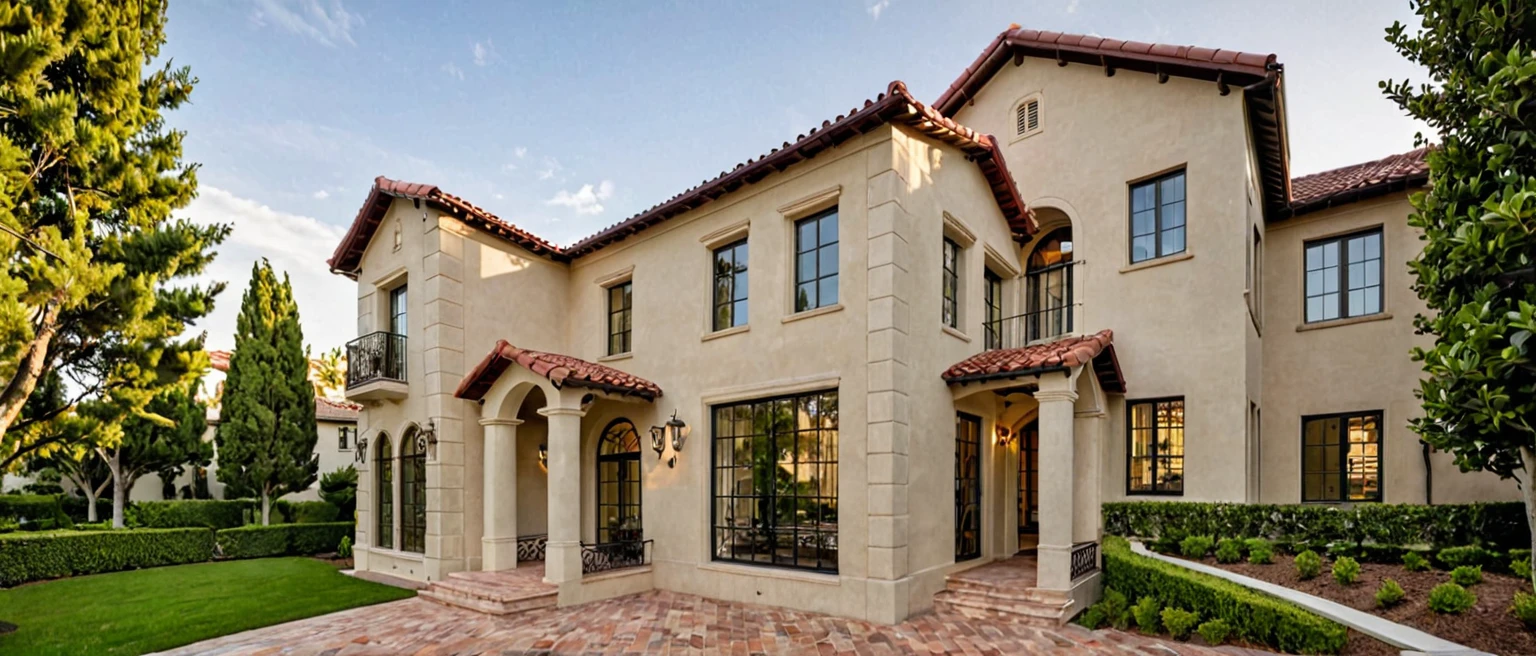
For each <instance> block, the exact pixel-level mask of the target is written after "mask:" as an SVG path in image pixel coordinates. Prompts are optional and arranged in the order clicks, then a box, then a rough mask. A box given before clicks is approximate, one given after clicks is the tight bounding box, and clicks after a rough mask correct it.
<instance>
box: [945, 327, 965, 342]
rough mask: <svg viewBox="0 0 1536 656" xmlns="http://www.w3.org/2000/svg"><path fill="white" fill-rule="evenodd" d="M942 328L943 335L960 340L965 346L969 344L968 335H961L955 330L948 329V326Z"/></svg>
mask: <svg viewBox="0 0 1536 656" xmlns="http://www.w3.org/2000/svg"><path fill="white" fill-rule="evenodd" d="M943 328H944V334H945V335H949V336H950V337H953V338H955V339H958V340H960V341H962V342H965V343H967V344H969V343H971V337H970V335H967V334H965V333H962V332H960V331H959V330H956V329H954V328H950V327H949V326H943Z"/></svg>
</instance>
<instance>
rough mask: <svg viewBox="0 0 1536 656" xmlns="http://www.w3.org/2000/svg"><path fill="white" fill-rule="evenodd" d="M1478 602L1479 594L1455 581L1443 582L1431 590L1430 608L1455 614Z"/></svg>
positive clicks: (1438, 611) (1437, 611)
mask: <svg viewBox="0 0 1536 656" xmlns="http://www.w3.org/2000/svg"><path fill="white" fill-rule="evenodd" d="M1476 603H1477V595H1475V594H1472V593H1471V592H1468V591H1467V589H1466V588H1463V587H1461V586H1459V585H1456V584H1455V583H1450V582H1446V583H1441V584H1440V585H1437V586H1435V587H1434V588H1433V589H1431V590H1430V591H1429V609H1430V610H1432V611H1435V612H1436V613H1449V614H1452V615H1455V614H1457V613H1460V612H1462V611H1464V610H1466V609H1468V608H1471V607H1472V606H1473V605H1474V604H1476Z"/></svg>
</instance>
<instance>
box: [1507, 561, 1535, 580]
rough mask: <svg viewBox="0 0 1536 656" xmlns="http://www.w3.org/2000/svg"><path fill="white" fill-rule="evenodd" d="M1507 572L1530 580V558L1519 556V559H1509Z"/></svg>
mask: <svg viewBox="0 0 1536 656" xmlns="http://www.w3.org/2000/svg"><path fill="white" fill-rule="evenodd" d="M1509 573H1510V574H1514V575H1515V576H1517V577H1519V578H1522V579H1526V580H1530V578H1531V559H1530V558H1521V559H1519V560H1511V561H1509Z"/></svg>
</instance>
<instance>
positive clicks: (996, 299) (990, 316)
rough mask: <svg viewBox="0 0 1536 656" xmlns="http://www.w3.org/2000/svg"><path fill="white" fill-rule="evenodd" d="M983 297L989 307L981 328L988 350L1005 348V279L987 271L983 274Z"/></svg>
mask: <svg viewBox="0 0 1536 656" xmlns="http://www.w3.org/2000/svg"><path fill="white" fill-rule="evenodd" d="M982 278H983V281H982V283H983V284H982V295H983V296H984V297H985V301H986V305H987V316H986V319H985V320H984V322H983V323H982V326H981V332H982V336H983V338H984V339H985V340H986V345H985V346H986V348H989V349H996V348H1002V347H1003V279H1002V277H1001V276H999V275H997V274H995V273H992V270H991V269H987V270H986V273H984V274H982Z"/></svg>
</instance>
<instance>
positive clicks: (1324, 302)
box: [1306, 228, 1382, 323]
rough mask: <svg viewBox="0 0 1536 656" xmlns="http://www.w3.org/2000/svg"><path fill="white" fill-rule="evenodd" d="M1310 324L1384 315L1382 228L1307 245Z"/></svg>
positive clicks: (1308, 318)
mask: <svg viewBox="0 0 1536 656" xmlns="http://www.w3.org/2000/svg"><path fill="white" fill-rule="evenodd" d="M1306 251H1307V253H1306V258H1307V262H1306V264H1307V323H1312V322H1316V321H1331V320H1333V319H1344V318H1348V317H1359V316H1364V315H1367V314H1376V313H1378V312H1381V294H1382V293H1381V261H1382V258H1381V228H1375V229H1372V230H1370V231H1367V232H1360V233H1355V234H1353V235H1344V236H1342V237H1331V238H1329V239H1322V240H1318V241H1312V242H1307V246H1306Z"/></svg>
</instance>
